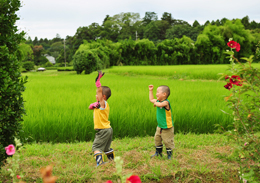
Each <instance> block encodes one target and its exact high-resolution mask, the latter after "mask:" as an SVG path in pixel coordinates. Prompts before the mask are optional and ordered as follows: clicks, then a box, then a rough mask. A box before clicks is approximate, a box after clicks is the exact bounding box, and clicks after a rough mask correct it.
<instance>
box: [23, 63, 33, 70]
mask: <svg viewBox="0 0 260 183" xmlns="http://www.w3.org/2000/svg"><path fill="white" fill-rule="evenodd" d="M23 68H24V69H25V70H27V71H30V70H33V69H34V63H33V62H31V61H27V62H23Z"/></svg>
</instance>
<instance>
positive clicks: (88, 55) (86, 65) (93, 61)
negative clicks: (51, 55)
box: [73, 50, 100, 74]
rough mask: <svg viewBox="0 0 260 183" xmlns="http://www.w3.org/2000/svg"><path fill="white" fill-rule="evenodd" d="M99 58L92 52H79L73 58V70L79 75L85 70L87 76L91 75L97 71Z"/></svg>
mask: <svg viewBox="0 0 260 183" xmlns="http://www.w3.org/2000/svg"><path fill="white" fill-rule="evenodd" d="M99 60H100V59H99V58H98V56H97V55H96V54H94V53H93V52H92V51H90V50H82V51H77V52H76V53H75V55H74V56H73V68H74V70H75V71H76V72H77V74H81V73H82V72H83V71H84V70H85V74H90V73H91V72H92V71H94V70H95V69H96V65H97V63H98V62H99Z"/></svg>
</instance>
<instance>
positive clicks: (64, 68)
mask: <svg viewBox="0 0 260 183" xmlns="http://www.w3.org/2000/svg"><path fill="white" fill-rule="evenodd" d="M56 69H57V68H56ZM57 71H74V69H73V67H58V69H57Z"/></svg>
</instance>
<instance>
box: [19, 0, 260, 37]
mask: <svg viewBox="0 0 260 183" xmlns="http://www.w3.org/2000/svg"><path fill="white" fill-rule="evenodd" d="M21 3H22V7H21V8H20V10H19V11H18V12H17V14H18V16H19V17H20V20H18V21H17V22H16V25H17V26H18V28H19V30H23V31H25V32H26V33H27V34H26V37H27V38H28V37H29V36H30V37H31V39H32V40H34V38H35V37H37V38H38V39H40V38H43V39H44V38H47V39H53V38H55V37H56V35H57V34H59V36H60V37H61V38H66V36H67V35H68V36H74V35H75V33H76V31H77V29H78V28H79V27H84V26H89V25H90V24H92V23H94V22H96V23H98V24H99V25H101V24H102V22H103V20H104V18H105V17H106V15H109V16H114V15H116V14H120V13H122V12H123V13H126V12H133V13H139V14H140V18H143V17H144V16H145V12H155V13H156V14H157V16H158V19H161V17H162V14H163V13H164V12H168V13H171V14H172V17H173V18H174V19H180V20H184V21H187V22H189V23H190V24H193V22H194V21H195V20H197V21H198V22H199V23H200V24H204V23H205V22H206V21H207V20H209V21H212V20H214V21H216V20H217V19H219V20H221V19H222V18H224V17H225V18H227V19H230V20H231V19H233V18H239V19H242V18H243V17H245V16H248V17H249V20H250V22H251V21H253V20H254V21H256V22H257V23H260V11H259V7H260V0H44V1H43V0H23V1H21Z"/></svg>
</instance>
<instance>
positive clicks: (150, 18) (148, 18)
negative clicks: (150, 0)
mask: <svg viewBox="0 0 260 183" xmlns="http://www.w3.org/2000/svg"><path fill="white" fill-rule="evenodd" d="M156 20H158V16H157V14H156V13H155V12H150V11H148V12H145V16H144V18H143V23H144V25H148V24H149V23H150V22H151V21H156Z"/></svg>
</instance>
